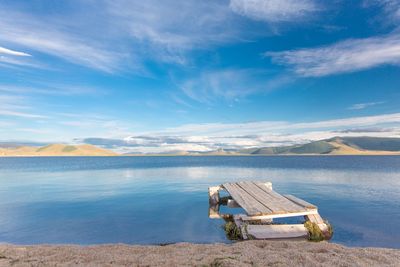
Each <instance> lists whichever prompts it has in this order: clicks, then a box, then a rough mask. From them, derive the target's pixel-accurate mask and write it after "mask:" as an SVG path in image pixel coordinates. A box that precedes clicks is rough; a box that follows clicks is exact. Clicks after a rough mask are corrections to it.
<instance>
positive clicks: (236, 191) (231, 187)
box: [223, 183, 272, 216]
mask: <svg viewBox="0 0 400 267" xmlns="http://www.w3.org/2000/svg"><path fill="white" fill-rule="evenodd" d="M223 187H224V188H225V189H226V190H227V191H228V193H229V194H230V195H231V196H232V198H233V199H234V200H235V201H236V202H237V203H238V204H239V205H240V206H241V207H242V208H243V209H244V210H245V211H246V213H247V214H248V215H250V216H255V215H262V214H270V213H271V212H272V211H271V210H270V209H268V208H267V207H265V206H264V205H262V204H261V203H260V202H258V201H257V200H256V199H254V198H253V197H252V196H251V195H249V194H248V193H247V192H246V191H244V190H243V189H242V188H241V187H239V186H238V185H237V184H236V183H226V184H223Z"/></svg>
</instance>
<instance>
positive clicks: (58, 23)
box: [0, 0, 249, 72]
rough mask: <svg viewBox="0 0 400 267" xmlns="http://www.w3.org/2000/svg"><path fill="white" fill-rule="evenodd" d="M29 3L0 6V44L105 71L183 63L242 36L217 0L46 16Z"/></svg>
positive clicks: (119, 5)
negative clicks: (192, 53) (191, 55)
mask: <svg viewBox="0 0 400 267" xmlns="http://www.w3.org/2000/svg"><path fill="white" fill-rule="evenodd" d="M29 5H30V3H26V6H25V9H20V8H19V7H21V6H15V7H14V8H13V9H12V8H10V6H11V7H12V5H11V4H10V6H6V5H1V4H0V42H2V43H4V44H7V45H16V46H18V47H22V48H26V49H29V51H33V52H40V53H42V54H46V55H51V56H54V57H58V58H61V59H63V60H65V61H68V62H72V63H74V64H78V65H82V66H86V67H89V68H93V69H97V70H101V71H105V72H115V71H118V70H119V71H121V70H127V69H128V70H136V71H142V72H145V70H144V68H145V67H144V65H145V64H146V62H147V61H148V60H149V59H150V60H157V61H163V62H169V63H178V64H186V62H187V59H188V57H187V53H188V52H189V51H192V50H194V49H207V48H208V47H210V46H212V45H217V44H221V43H226V42H229V41H233V40H239V39H240V36H241V35H242V34H244V33H245V32H244V31H242V26H241V25H240V24H238V23H236V20H237V18H236V16H234V14H233V13H232V12H231V11H230V9H229V6H228V5H227V3H224V2H223V1H195V0H181V1H161V0H148V1H126V0H114V1H111V0H103V1H79V2H76V3H74V8H66V9H64V10H60V12H59V13H57V15H53V14H52V13H49V14H46V16H40V15H37V14H35V13H34V12H30V13H28V12H26V10H27V8H26V7H29ZM89 10H90V12H88V11H89ZM246 35H249V34H248V33H246ZM40 56H41V55H40V54H35V58H37V59H38V60H39V59H40Z"/></svg>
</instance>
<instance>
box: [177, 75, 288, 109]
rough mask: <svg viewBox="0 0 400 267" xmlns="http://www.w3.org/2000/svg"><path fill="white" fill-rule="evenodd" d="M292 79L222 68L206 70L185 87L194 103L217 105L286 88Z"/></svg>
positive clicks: (184, 90)
mask: <svg viewBox="0 0 400 267" xmlns="http://www.w3.org/2000/svg"><path fill="white" fill-rule="evenodd" d="M291 81H292V79H291V78H289V77H287V76H283V75H280V76H277V75H276V74H273V73H268V72H266V71H262V70H257V69H222V70H215V71H205V72H203V73H202V74H201V75H199V76H198V77H195V78H191V79H188V80H186V81H184V82H183V83H182V84H181V86H180V87H181V90H182V91H183V93H184V94H185V95H186V96H187V97H189V98H190V99H192V100H195V101H198V102H201V103H206V104H213V103H215V102H217V101H219V100H221V99H223V100H225V101H228V102H235V101H239V100H240V98H243V97H245V96H247V95H251V94H254V93H257V92H266V91H270V90H273V89H276V88H278V87H280V86H283V85H285V84H287V83H289V82H291Z"/></svg>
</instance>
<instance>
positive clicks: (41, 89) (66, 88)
mask: <svg viewBox="0 0 400 267" xmlns="http://www.w3.org/2000/svg"><path fill="white" fill-rule="evenodd" d="M0 92H2V93H8V94H13V95H34V96H39V95H55V96H57V95H61V96H75V95H94V96H98V95H104V94H106V93H107V91H106V90H105V89H102V88H96V87H91V86H82V85H74V84H69V85H67V84H51V83H46V84H40V83H39V84H35V85H32V86H29V85H24V86H22V85H10V84H0Z"/></svg>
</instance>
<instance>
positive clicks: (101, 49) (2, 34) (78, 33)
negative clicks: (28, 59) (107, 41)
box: [0, 8, 127, 72]
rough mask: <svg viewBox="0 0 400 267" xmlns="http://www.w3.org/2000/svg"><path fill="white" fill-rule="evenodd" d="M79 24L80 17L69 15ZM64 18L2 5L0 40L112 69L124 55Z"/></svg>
mask: <svg viewBox="0 0 400 267" xmlns="http://www.w3.org/2000/svg"><path fill="white" fill-rule="evenodd" d="M72 17H74V16H72ZM69 20H70V21H75V23H79V22H80V21H82V18H76V17H74V19H71V18H69ZM66 23H67V21H65V22H60V19H53V20H52V18H51V16H48V17H47V18H46V21H45V20H43V18H42V17H37V16H33V15H28V14H27V13H21V12H20V13H19V12H15V11H11V10H9V9H6V8H1V10H0V40H1V41H2V42H4V43H8V44H14V45H18V46H19V47H26V48H28V49H30V50H33V51H37V52H40V53H42V54H47V55H52V56H54V57H58V58H62V59H63V60H65V61H69V62H72V63H75V64H79V65H83V66H87V67H90V68H94V69H98V70H102V71H106V72H112V71H113V70H115V69H116V68H118V64H117V62H120V61H121V60H122V58H127V57H126V56H127V55H125V54H123V53H121V52H118V51H115V50H112V49H110V47H105V46H104V42H102V41H101V40H100V38H99V37H98V38H87V37H86V36H87V35H89V32H90V31H89V29H85V28H83V29H82V28H81V29H79V28H78V29H77V28H76V25H66Z"/></svg>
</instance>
